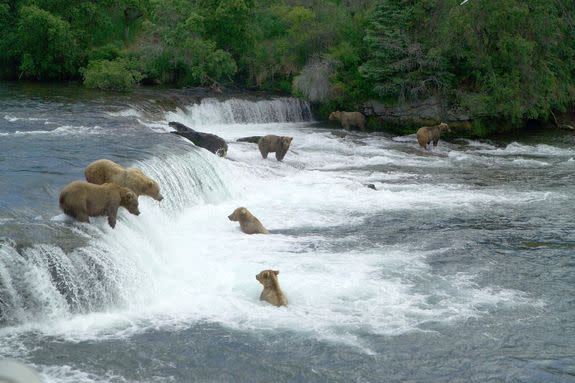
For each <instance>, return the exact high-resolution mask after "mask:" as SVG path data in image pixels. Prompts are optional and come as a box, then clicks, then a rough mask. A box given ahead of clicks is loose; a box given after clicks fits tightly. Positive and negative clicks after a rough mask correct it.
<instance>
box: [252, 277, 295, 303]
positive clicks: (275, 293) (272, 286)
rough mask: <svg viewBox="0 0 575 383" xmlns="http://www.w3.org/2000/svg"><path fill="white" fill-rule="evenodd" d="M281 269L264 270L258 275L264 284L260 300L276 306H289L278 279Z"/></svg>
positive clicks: (258, 278)
mask: <svg viewBox="0 0 575 383" xmlns="http://www.w3.org/2000/svg"><path fill="white" fill-rule="evenodd" d="M279 273H280V272H279V270H264V271H262V272H260V273H259V274H257V275H256V279H257V280H258V282H259V283H261V284H262V285H263V286H264V290H263V291H262V293H261V294H260V301H266V302H268V303H271V304H272V305H274V306H277V307H280V306H287V304H288V301H287V298H286V296H285V294H284V293H283V291H282V289H281V288H280V284H279V281H278V274H279Z"/></svg>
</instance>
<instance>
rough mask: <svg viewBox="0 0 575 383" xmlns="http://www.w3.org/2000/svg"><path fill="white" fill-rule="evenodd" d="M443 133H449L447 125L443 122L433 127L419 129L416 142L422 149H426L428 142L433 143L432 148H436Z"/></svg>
mask: <svg viewBox="0 0 575 383" xmlns="http://www.w3.org/2000/svg"><path fill="white" fill-rule="evenodd" d="M444 131H447V132H451V130H449V125H447V124H446V123H445V122H442V123H441V124H439V125H435V126H424V127H421V128H419V130H418V131H417V142H418V143H419V145H420V146H421V147H422V148H424V149H427V145H429V143H430V142H433V146H437V143H438V142H439V137H440V136H441V133H443V132H444Z"/></svg>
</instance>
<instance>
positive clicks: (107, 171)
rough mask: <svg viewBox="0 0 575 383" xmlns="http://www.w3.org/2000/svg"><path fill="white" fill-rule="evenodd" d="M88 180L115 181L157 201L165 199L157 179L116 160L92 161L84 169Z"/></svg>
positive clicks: (100, 182)
mask: <svg viewBox="0 0 575 383" xmlns="http://www.w3.org/2000/svg"><path fill="white" fill-rule="evenodd" d="M84 175H85V176H86V181H88V182H90V183H92V184H96V185H101V184H103V183H106V182H113V183H115V184H118V185H120V186H123V187H127V188H129V189H131V190H132V191H133V192H134V193H136V195H137V196H140V195H142V194H143V195H147V196H150V197H152V198H153V199H155V200H157V201H161V200H163V199H164V197H162V195H161V194H160V186H159V185H158V183H157V182H156V181H154V180H153V179H151V178H149V177H147V176H146V175H145V174H144V173H143V172H142V171H141V170H140V169H136V168H128V169H124V168H123V167H122V166H121V165H118V164H117V163H115V162H114V161H110V160H97V161H94V162H92V163H91V164H90V165H88V167H87V168H86V170H85V171H84Z"/></svg>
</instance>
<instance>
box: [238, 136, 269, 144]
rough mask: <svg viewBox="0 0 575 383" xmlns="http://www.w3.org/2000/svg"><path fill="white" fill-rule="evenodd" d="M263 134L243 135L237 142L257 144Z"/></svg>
mask: <svg viewBox="0 0 575 383" xmlns="http://www.w3.org/2000/svg"><path fill="white" fill-rule="evenodd" d="M262 137H263V136H250V137H242V138H238V139H237V140H236V141H237V142H251V143H252V144H257V143H258V142H259V141H260V138H262Z"/></svg>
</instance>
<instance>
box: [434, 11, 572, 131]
mask: <svg viewBox="0 0 575 383" xmlns="http://www.w3.org/2000/svg"><path fill="white" fill-rule="evenodd" d="M560 4H561V3H560V2H559V1H547V0H529V1H519V0H501V1H498V2H497V3H494V2H489V1H473V2H469V3H468V4H466V6H465V7H455V8H453V9H452V10H451V12H450V13H449V15H448V18H447V20H446V22H448V23H449V25H450V28H449V29H448V30H447V29H446V31H445V32H447V33H448V35H446V36H445V37H446V41H447V43H448V45H447V46H446V48H445V49H444V54H445V55H446V57H447V58H448V59H449V60H450V61H451V62H453V63H454V64H455V65H457V67H459V72H462V71H463V70H464V71H465V72H464V73H461V74H459V78H460V79H461V80H462V81H465V83H466V84H468V85H467V87H466V89H463V90H462V91H461V92H460V94H459V96H460V101H461V104H462V105H464V106H465V107H467V108H468V109H470V110H471V111H472V113H473V114H475V115H487V116H497V117H502V118H506V119H510V120H512V121H517V120H522V119H537V118H546V117H547V116H548V114H549V113H550V111H551V110H552V109H559V110H564V109H565V108H566V107H567V105H568V104H570V103H572V102H573V100H574V99H575V97H574V96H575V85H574V76H573V74H574V70H575V64H574V62H575V61H574V60H575V39H573V34H571V36H569V34H568V33H567V32H568V30H569V29H570V27H569V26H568V25H566V20H565V19H564V15H563V17H562V15H561V9H560V7H559V5H560ZM571 30H572V28H571Z"/></svg>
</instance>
